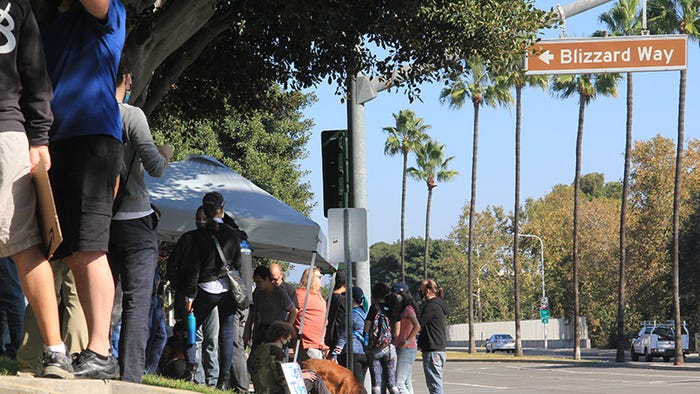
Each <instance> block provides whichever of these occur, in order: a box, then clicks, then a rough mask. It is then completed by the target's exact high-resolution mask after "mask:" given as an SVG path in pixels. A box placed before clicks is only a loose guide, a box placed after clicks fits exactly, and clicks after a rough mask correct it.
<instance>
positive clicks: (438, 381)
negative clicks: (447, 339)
mask: <svg viewBox="0 0 700 394" xmlns="http://www.w3.org/2000/svg"><path fill="white" fill-rule="evenodd" d="M445 360H447V357H446V355H445V352H444V351H442V352H423V373H424V374H425V385H426V386H428V392H429V393H430V394H442V368H443V367H444V366H445Z"/></svg>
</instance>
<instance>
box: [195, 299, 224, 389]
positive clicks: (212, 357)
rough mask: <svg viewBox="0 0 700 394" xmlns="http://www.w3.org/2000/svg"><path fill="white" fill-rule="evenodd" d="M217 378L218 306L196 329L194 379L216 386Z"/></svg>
mask: <svg viewBox="0 0 700 394" xmlns="http://www.w3.org/2000/svg"><path fill="white" fill-rule="evenodd" d="M218 379H219V308H216V307H215V308H214V309H212V310H211V312H210V313H209V316H207V318H206V319H204V322H202V325H201V326H199V329H197V372H195V374H194V381H195V382H197V383H199V384H204V385H207V386H212V387H213V386H216V383H217V382H218Z"/></svg>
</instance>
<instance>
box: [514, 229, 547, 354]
mask: <svg viewBox="0 0 700 394" xmlns="http://www.w3.org/2000/svg"><path fill="white" fill-rule="evenodd" d="M518 236H519V237H529V238H537V240H538V241H540V272H541V273H542V300H541V301H540V308H541V307H542V306H544V305H545V304H548V302H547V296H546V293H545V291H544V242H542V238H540V237H538V236H536V235H532V234H518ZM542 325H543V326H544V348H545V349H547V324H546V323H544V322H543V323H542Z"/></svg>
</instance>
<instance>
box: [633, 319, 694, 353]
mask: <svg viewBox="0 0 700 394" xmlns="http://www.w3.org/2000/svg"><path fill="white" fill-rule="evenodd" d="M674 326H675V323H674V322H673V320H666V321H660V320H645V321H643V322H642V328H641V330H639V334H637V336H636V337H635V338H633V339H632V347H631V349H630V352H631V355H632V361H639V356H644V359H645V360H646V361H652V360H653V359H654V357H663V359H664V361H666V362H668V361H669V360H670V359H671V358H672V357H674V356H675V354H676V332H675V327H674ZM681 330H682V332H681V343H682V347H683V357H685V355H686V354H688V329H687V328H686V325H685V321H683V323H682V324H681Z"/></svg>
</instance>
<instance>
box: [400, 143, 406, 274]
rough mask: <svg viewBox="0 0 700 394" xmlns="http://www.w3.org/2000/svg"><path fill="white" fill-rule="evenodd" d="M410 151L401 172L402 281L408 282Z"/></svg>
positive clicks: (404, 153) (404, 154) (404, 158)
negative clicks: (407, 180)
mask: <svg viewBox="0 0 700 394" xmlns="http://www.w3.org/2000/svg"><path fill="white" fill-rule="evenodd" d="M407 167H408V152H403V172H402V173H401V175H402V177H401V282H406V264H405V261H406V243H405V242H406V232H405V228H406V168H407Z"/></svg>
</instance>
